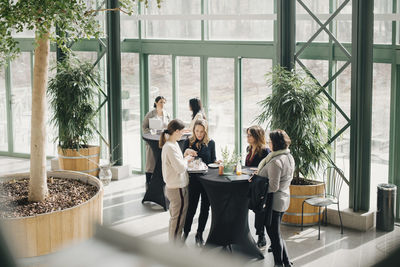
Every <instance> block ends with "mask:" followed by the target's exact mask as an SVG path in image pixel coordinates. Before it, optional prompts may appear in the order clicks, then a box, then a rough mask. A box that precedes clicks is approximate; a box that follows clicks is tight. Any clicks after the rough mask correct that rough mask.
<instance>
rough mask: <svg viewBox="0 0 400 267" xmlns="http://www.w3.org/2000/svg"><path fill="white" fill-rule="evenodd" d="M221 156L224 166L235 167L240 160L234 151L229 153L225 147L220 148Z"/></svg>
mask: <svg viewBox="0 0 400 267" xmlns="http://www.w3.org/2000/svg"><path fill="white" fill-rule="evenodd" d="M221 156H222V164H223V165H224V166H228V165H236V164H237V163H238V161H239V160H240V155H239V154H237V153H236V152H235V151H233V152H232V153H231V152H230V151H229V149H228V147H227V146H225V147H224V148H221Z"/></svg>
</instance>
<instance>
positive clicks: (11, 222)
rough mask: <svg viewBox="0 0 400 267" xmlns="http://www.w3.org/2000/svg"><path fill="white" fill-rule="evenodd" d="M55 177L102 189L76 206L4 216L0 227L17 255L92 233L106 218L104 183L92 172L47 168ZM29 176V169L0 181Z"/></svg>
mask: <svg viewBox="0 0 400 267" xmlns="http://www.w3.org/2000/svg"><path fill="white" fill-rule="evenodd" d="M47 176H48V177H50V176H52V177H54V178H68V179H76V180H80V181H82V182H84V183H89V184H92V185H94V186H96V187H97V188H98V189H99V191H98V192H97V193H96V195H94V196H93V197H92V198H91V199H90V200H89V201H87V202H85V203H82V204H80V205H78V206H76V207H73V208H69V209H65V210H61V211H56V212H51V213H44V214H39V215H36V216H29V217H19V218H7V219H1V220H0V222H1V227H2V230H3V231H4V233H5V234H6V236H7V237H8V240H9V241H10V245H11V247H12V249H13V251H14V252H15V253H16V256H17V257H35V256H40V255H44V254H48V253H50V252H54V251H56V250H58V249H59V248H61V247H63V246H65V245H67V244H69V243H71V242H76V241H82V240H85V239H88V238H90V237H92V236H93V234H94V228H95V224H97V223H99V224H101V223H102V222H103V185H102V184H101V182H100V181H99V180H98V179H97V178H96V177H93V176H91V175H87V174H84V173H78V172H72V171H55V172H47ZM25 178H29V173H19V174H11V175H7V176H5V177H2V178H0V179H1V181H7V180H12V179H16V180H19V179H25Z"/></svg>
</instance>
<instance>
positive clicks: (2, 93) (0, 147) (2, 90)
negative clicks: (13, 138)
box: [0, 67, 8, 151]
mask: <svg viewBox="0 0 400 267" xmlns="http://www.w3.org/2000/svg"><path fill="white" fill-rule="evenodd" d="M0 151H8V140H7V100H6V79H5V71H4V67H1V68H0Z"/></svg>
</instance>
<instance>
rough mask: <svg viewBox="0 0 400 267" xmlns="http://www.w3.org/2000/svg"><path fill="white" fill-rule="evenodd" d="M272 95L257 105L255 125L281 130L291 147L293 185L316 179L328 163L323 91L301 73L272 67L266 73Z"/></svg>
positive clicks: (326, 122) (328, 113)
mask: <svg viewBox="0 0 400 267" xmlns="http://www.w3.org/2000/svg"><path fill="white" fill-rule="evenodd" d="M265 76H266V79H267V86H269V87H271V88H272V94H271V95H269V96H267V97H266V98H265V99H264V100H262V101H260V102H259V105H260V106H261V112H260V114H259V115H258V116H257V118H256V121H257V122H258V123H260V124H262V123H265V122H267V124H268V126H269V127H270V129H283V130H285V131H286V133H287V134H288V135H289V137H290V139H291V141H292V143H291V145H290V151H291V154H292V155H293V158H294V160H295V165H296V167H295V172H294V177H293V178H294V180H293V183H294V184H301V183H302V182H301V181H303V180H300V174H302V175H303V177H305V178H312V177H314V176H315V175H316V173H317V171H318V169H319V167H320V166H321V165H322V164H324V163H326V162H329V161H330V160H329V159H330V158H329V153H328V152H329V149H330V146H329V144H328V130H329V127H330V125H331V124H330V121H329V119H330V116H331V112H330V110H329V108H328V105H327V103H326V102H325V99H324V98H323V95H322V93H321V90H323V88H322V87H321V86H320V85H319V84H318V83H317V82H316V81H315V80H314V79H312V78H311V77H310V76H309V75H307V74H306V73H305V72H304V71H297V70H295V69H293V70H291V71H288V70H286V69H285V68H283V67H281V66H276V67H275V68H274V69H273V70H272V71H271V72H269V73H267V74H266V75H265Z"/></svg>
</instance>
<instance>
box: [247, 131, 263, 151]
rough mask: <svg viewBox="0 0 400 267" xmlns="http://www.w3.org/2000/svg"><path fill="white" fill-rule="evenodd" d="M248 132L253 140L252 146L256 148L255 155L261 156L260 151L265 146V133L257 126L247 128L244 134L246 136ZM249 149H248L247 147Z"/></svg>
mask: <svg viewBox="0 0 400 267" xmlns="http://www.w3.org/2000/svg"><path fill="white" fill-rule="evenodd" d="M249 132H250V134H251V136H253V138H254V143H255V144H254V146H255V147H256V149H255V151H254V153H255V154H259V155H261V154H262V149H263V148H264V147H265V145H266V143H267V142H266V141H265V131H264V129H263V128H261V127H260V126H258V125H253V126H250V127H249V128H247V130H246V133H247V134H248V133H249ZM249 148H250V147H249Z"/></svg>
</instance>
